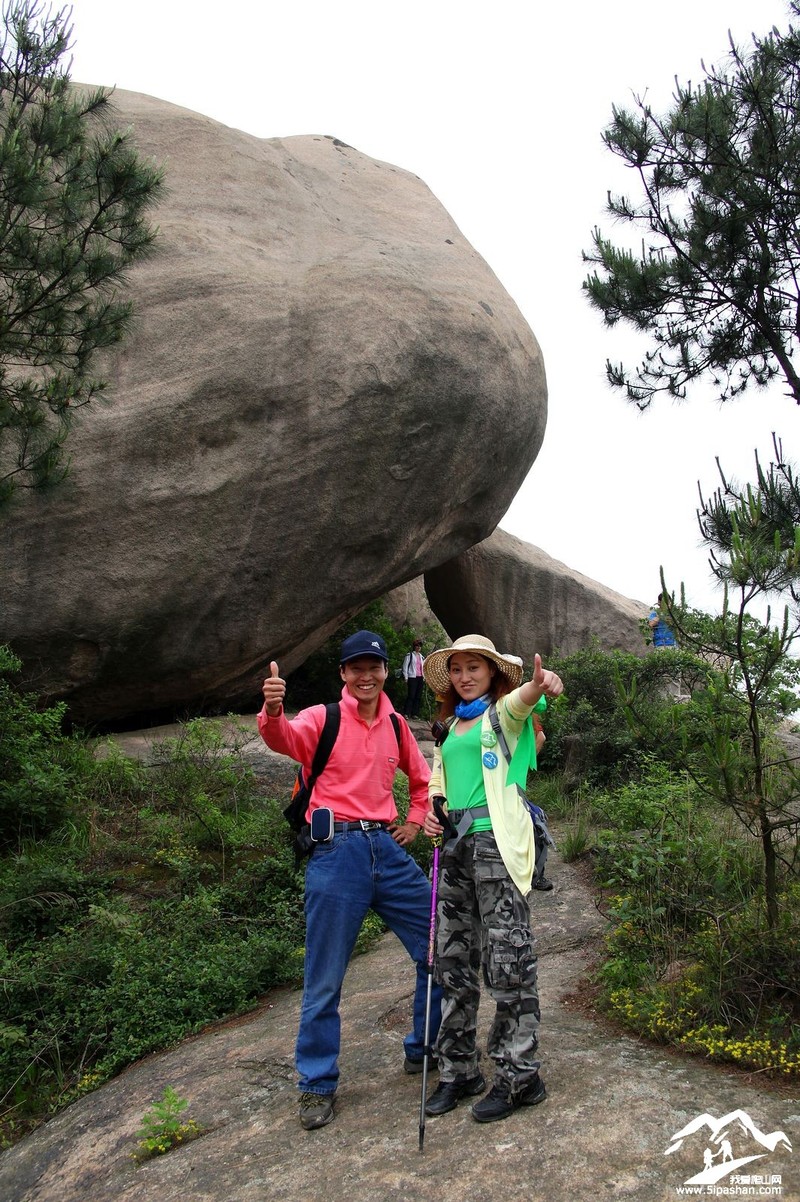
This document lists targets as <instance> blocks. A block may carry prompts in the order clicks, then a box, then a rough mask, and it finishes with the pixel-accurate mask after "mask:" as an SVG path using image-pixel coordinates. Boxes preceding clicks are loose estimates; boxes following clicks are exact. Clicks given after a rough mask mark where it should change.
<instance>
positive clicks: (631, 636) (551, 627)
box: [425, 530, 649, 663]
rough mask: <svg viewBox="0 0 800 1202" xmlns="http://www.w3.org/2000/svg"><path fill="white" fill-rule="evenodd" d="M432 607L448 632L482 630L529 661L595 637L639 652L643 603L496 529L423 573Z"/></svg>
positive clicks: (642, 650) (566, 650) (563, 651)
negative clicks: (453, 556)
mask: <svg viewBox="0 0 800 1202" xmlns="http://www.w3.org/2000/svg"><path fill="white" fill-rule="evenodd" d="M425 589H426V592H427V594H428V600H429V601H430V603H431V608H432V609H433V612H434V613H435V614H436V616H437V617H438V619H439V621H440V622H441V623H442V625H443V626H444V628H445V629H446V630H447V632H448V634H449V635H450V636H451V638H454V639H455V638H458V637H459V636H460V635H463V634H473V633H475V634H485V635H487V636H488V637H489V638H490V639H492V640H493V641H494V643H495V646H496V647H497V648H498V649H499V650H505V651H511V652H514V653H516V654H517V655H521V656H522V657H523V658H524V660H525V662H526V663H529V662H530V661H531V660H532V659H533V656H534V654H535V652H537V651H538V652H539V654H540V655H541V656H542V657H545V656H548V655H552V654H553V652H554V651H557V652H559V653H560V654H564V655H566V654H569V653H570V652H572V651H579V650H580V649H581V648H583V647H588V646H589V645H590V644H591V642H592V640H593V639H597V641H598V643H599V645H600V647H601V648H602V649H603V650H604V651H610V650H614V649H618V650H621V651H632V652H634V653H635V654H641V655H643V654H644V653H645V651H646V644H645V641H644V639H643V637H642V634H641V632H640V630H639V619H640V618H642V617H646V616H647V613H648V609H649V607H648V606H646V605H645V604H644V603H642V602H639V601H632V600H630V599H629V598H628V597H623V596H621V595H620V594H619V593H615V592H613V590H612V589H609V588H605V587H604V586H603V585H602V584H597V582H596V581H594V580H590V579H589V577H587V576H581V574H580V573H579V572H573V571H572V569H571V568H568V567H567V566H566V565H565V564H563V563H559V562H558V560H557V559H551V558H550V556H549V555H546V554H545V553H544V551H540V550H539V548H538V547H533V546H531V545H530V544H529V543H525V542H522V541H521V540H520V539H518V538H514V537H513V535H511V534H506V532H505V531H504V530H496V531H495V532H494V534H492V535H491V537H490V538H487V539H484V541H483V542H481V543H479V544H478V545H477V546H475V547H471V548H470V549H469V550H468V551H465V552H464V553H463V554H461V555H459V556H457V557H456V558H455V559H453V560H451V561H450V562H449V563H445V564H442V565H441V566H440V567H438V568H435V569H433V570H431V571H429V572H426V574H425Z"/></svg>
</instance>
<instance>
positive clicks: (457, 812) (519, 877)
mask: <svg viewBox="0 0 800 1202" xmlns="http://www.w3.org/2000/svg"><path fill="white" fill-rule="evenodd" d="M424 674H425V680H426V682H427V684H428V685H429V687H430V688H431V689H432V690H433V691H434V693H436V694H437V696H438V697H439V698H440V699H441V707H440V711H439V719H440V721H441V722H444V723H447V727H448V729H447V733H446V736H445V737H444V738H443V739H441V740H440V741H439V743H438V744H437V747H436V750H435V753H434V760H433V772H432V775H431V781H430V785H429V794H430V796H431V798H433V797H436V796H444V797H446V798H447V812H448V818H449V819H450V821H451V822H454V823H456V825H457V826H458V831H459V833H458V836H457V837H454V836H451V837H450V838H447V839H446V840H445V842H444V846H443V848H442V855H441V860H440V862H441V877H440V881H439V890H438V903H437V935H436V953H437V971H438V974H439V978H440V980H441V983H442V986H443V988H444V1003H443V1009H442V1024H441V1027H440V1029H439V1038H438V1042H437V1051H438V1057H439V1085H438V1087H437V1088H436V1090H435V1091H434V1093H433V1094H432V1095H431V1096H430V1098H429V1099H428V1101H427V1103H426V1106H425V1112H426V1114H430V1115H438V1114H445V1113H446V1112H447V1111H448V1110H452V1109H453V1108H454V1107H455V1106H457V1105H458V1102H459V1101H460V1100H461V1098H464V1097H474V1096H475V1095H477V1094H479V1093H483V1091H484V1089H485V1087H486V1082H485V1081H484V1079H483V1076H482V1074H481V1073H480V1072H479V1070H478V1050H477V1046H476V1029H477V1014H478V1002H479V999H480V973H481V969H482V970H483V977H484V980H485V982H486V986H487V988H488V990H489V993H490V995H491V996H492V998H493V999H494V1001H495V1003H496V1005H497V1011H496V1014H495V1018H494V1022H493V1024H492V1028H491V1031H490V1033H489V1039H488V1053H489V1056H490V1058H491V1059H492V1061H493V1063H494V1084H493V1086H492V1088H491V1090H490V1091H489V1093H488V1094H487V1095H486V1097H485V1098H483V1099H482V1100H481V1101H480V1102H477V1103H476V1104H475V1105H474V1106H473V1107H472V1114H473V1116H474V1118H476V1119H477V1120H478V1122H483V1123H488V1122H493V1121H494V1120H496V1119H503V1118H506V1117H507V1116H508V1115H509V1114H511V1113H512V1112H513V1111H514V1110H515V1109H516V1108H517V1107H519V1106H533V1105H535V1104H536V1103H537V1102H541V1101H543V1100H544V1098H545V1087H544V1083H543V1081H542V1080H541V1078H540V1077H539V1061H538V1059H537V1058H536V1051H537V1047H538V1042H539V995H538V992H537V988H536V955H535V953H534V950H533V939H532V936H531V930H530V912H529V909H528V903H527V901H526V894H527V893H528V891H529V889H530V882H531V874H532V872H533V866H534V859H535V851H534V839H533V824H532V822H531V819H530V816H529V814H528V811H527V810H526V809H525V807H524V805H523V804H522V802H521V800H520V797H519V791H518V789H517V785H518V784H521V785H522V786H523V787H524V785H525V781H526V778H527V773H528V768H529V767H535V766H536V749H535V742H534V733H533V728H532V725H531V722H530V715H531V712H532V710H533V707H534V706H535V705H536V704H537V703H538V702H539V701H540V699H541V698H542V697H557V696H558V695H559V694H560V693H561V692H562V690H563V685H562V683H561V680H560V678H559V677H558V676H556V674H555V673H554V672H549V671H546V670H545V669H544V668H543V667H542V662H541V660H540V658H539V656H538V655H537V656H536V657H535V666H534V672H533V678H532V679H531V680H529V681H527V682H526V683H525V684H523V683H522V660H520V659H518V658H517V657H516V656H512V655H501V654H500V653H499V652H498V651H497V650H496V649H495V646H494V644H493V643H492V642H491V640H490V639H487V638H484V637H483V636H482V635H466V636H464V637H463V638H460V639H456V641H455V642H454V643H453V646H452V647H446V648H442V649H441V650H439V651H434V652H433V653H432V654H431V655H429V656H428V658H427V660H426V661H425V668H424ZM492 703H494V707H495V720H496V721H498V720H499V725H500V737H498V734H497V733H496V731H495V729H493V725H492V711H491V706H492ZM504 745H505V746H504ZM506 751H507V752H508V754H509V756H510V763H508V762H507V759H506V754H505V753H506ZM425 833H426V834H427V835H429V836H430V837H431V838H436V837H438V836H441V835H442V834H443V831H442V826H441V824H440V822H439V821H438V819H437V818H436V816H435V814H434V813H433V812H431V813H430V814H429V815H428V817H427V818H426V820H425Z"/></svg>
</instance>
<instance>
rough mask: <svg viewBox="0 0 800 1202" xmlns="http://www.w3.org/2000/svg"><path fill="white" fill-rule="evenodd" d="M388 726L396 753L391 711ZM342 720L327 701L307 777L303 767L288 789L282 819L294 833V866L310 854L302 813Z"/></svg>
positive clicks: (397, 734) (334, 705) (399, 744)
mask: <svg viewBox="0 0 800 1202" xmlns="http://www.w3.org/2000/svg"><path fill="white" fill-rule="evenodd" d="M389 718H390V720H391V723H392V726H393V728H394V734H395V738H396V739H397V747H398V750H400V751H402V748H403V736H402V727H401V725H400V719H399V718H398V716H397V714H396V713H395V712H394V710H392V712H391V713H390V715H389ZM341 720H342V711H341V708H340V706H339V702H338V701H329V702H328V704H327V705H326V706H325V723H324V725H323V727H322V732H321V734H320V736H319V742H318V743H317V749H316V751H315V752H314V758H313V760H312V761H311V775H310V776H309V778H308V780H306V778H305V775H304V774H303V767H302V765H300V767H299V768H298V769H297V776H296V777H295V781H294V787H293V789H292V799H291V801H290V802H289V804H288V806H286V809H285V810H284V811H283V816H284V818H285V819H286V821H287V822H288V823H289V826H290V827H291V828H292V830H293V831H294V833H295V840H294V851H295V856H296V857H297V860H298V862H299V861H300V860H302V859H303V857H304V856H308V855H310V854H311V850H312V848H313V846H314V844H313V843H312V842H311V835H310V830H311V828H310V826H309V824H308V823H307V822H306V811H307V809H308V803H309V801H310V800H311V793H312V791H313V789H314V785H315V784H316V782H317V778H318V776H319V775H320V773H321V772H322V771H323V770H324V768H325V765H326V764H327V762H328V760H329V759H330V756H331V752H332V751H333V745H334V743H335V742H336V736H337V735H338V733H339V725H340V723H341Z"/></svg>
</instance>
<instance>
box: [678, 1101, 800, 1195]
mask: <svg viewBox="0 0 800 1202" xmlns="http://www.w3.org/2000/svg"><path fill="white" fill-rule="evenodd" d="M686 1143H688V1144H689V1146H690V1147H694V1146H696V1147H697V1149H698V1155H702V1160H703V1168H702V1170H701V1171H700V1172H699V1173H696V1174H695V1175H694V1176H693V1177H690V1178H689V1179H688V1180H687V1181H685V1182H684V1185H713V1184H714V1183H715V1182H717V1181H720V1180H721V1179H722V1178H723V1177H726V1176H727V1175H728V1174H729V1173H734V1172H736V1170H737V1169H739V1168H741V1167H742V1165H745V1164H749V1163H750V1161H753V1160H761V1159H762V1158H763V1157H765V1156H766V1155H767V1154H768V1153H769V1152H775V1150H776V1149H777V1150H779V1151H782V1152H791V1150H792V1145H791V1141H790V1140H789V1138H788V1136H787V1135H786V1133H785V1132H784V1131H772V1132H770V1134H769V1135H765V1134H764V1132H763V1131H761V1130H759V1128H758V1127H757V1126H756V1124H755V1123H754V1122H753V1120H752V1119H751V1118H750V1115H749V1114H747V1113H746V1112H745V1111H744V1110H732V1111H731V1112H730V1113H729V1114H724V1115H723V1116H722V1118H720V1119H716V1118H714V1116H713V1115H711V1114H701V1115H698V1117H697V1118H695V1119H692V1121H691V1122H690V1123H687V1124H686V1126H685V1127H682V1128H681V1130H680V1131H676V1132H675V1134H674V1135H673V1136H672V1137H671V1143H670V1146H669V1147H668V1148H667V1149H666V1151H665V1152H664V1155H665V1156H669V1155H670V1154H671V1153H672V1152H677V1151H678V1149H679V1148H682V1147H683V1145H684V1144H686ZM703 1145H705V1146H703ZM734 1147H735V1149H736V1152H734ZM701 1149H702V1152H701Z"/></svg>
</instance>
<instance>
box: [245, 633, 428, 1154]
mask: <svg viewBox="0 0 800 1202" xmlns="http://www.w3.org/2000/svg"><path fill="white" fill-rule="evenodd" d="M388 659H389V657H388V653H387V650H386V644H385V642H384V641H383V639H382V638H381V636H380V635H379V634H374V633H373V632H372V631H370V630H359V631H358V632H357V633H356V634H353V635H351V636H350V637H349V638H346V639H345V640H344V642H343V643H342V647H341V659H340V667H339V673H340V676H341V679H342V682H343V685H344V687H343V688H342V699H341V702H340V707H341V715H340V724H339V731H338V734H337V737H336V741H335V743H334V745H333V749H332V750H331V754H330V757H329V759H328V762H327V764H326V766H325V769H324V770H323V771H322V772H321V773H320V775H319V778H318V779H317V780H316V782H315V784H314V791H313V793H312V795H311V801H310V803H309V809H308V813H307V814H306V819H307V821H309V822H312V824H313V817H312V816H313V814H314V813H315V812H317V811H318V810H320V809H327V811H328V813H327V814H319V815H318V817H320V818H323V819H325V818H327V819H330V838H327V837H326V838H325V839H324V841H321V842H317V843H314V845H313V850H312V853H311V857H310V859H309V860H308V866H307V868H306V880H305V915H306V954H305V970H304V977H303V1002H302V1006H301V1009H300V1026H299V1030H298V1033H297V1045H296V1049H295V1064H296V1066H297V1071H298V1074H299V1078H300V1079H299V1083H298V1088H299V1090H300V1123H301V1125H302V1126H303V1127H304V1128H305V1129H306V1130H312V1129H314V1128H316V1127H324V1126H325V1125H326V1124H327V1123H329V1122H330V1121H331V1120H332V1119H333V1117H334V1111H333V1106H334V1100H335V1098H336V1088H337V1085H338V1081H339V1063H338V1062H339V1043H340V1020H339V999H340V996H341V991H342V982H343V981H344V975H345V972H346V970H347V965H348V962H349V960H350V957H351V955H352V954H353V949H354V947H355V944H356V939H357V938H358V933H359V931H360V930H361V924H362V922H363V921H364V918H365V917H366V914H367V911H368V910H369V909H372V910H374V911H375V913H376V914H377V915H379V917H380V918H382V919H383V921H384V922H385V923H386V925H387V926H388V927H389V929H390V930H391V931H393V932H394V933H395V935H397V937H398V938H399V939H400V941H401V942H402V944H403V946H404V947H405V949H406V951H407V952H408V954H409V955H410V956H411V958H412V959H413V960H414V961H415V963H416V970H417V975H416V989H415V993H414V1020H413V1024H414V1025H413V1031H412V1032H411V1033H410V1034H409V1035H407V1036H406V1038H405V1040H404V1047H405V1061H404V1066H403V1067H404V1069H405V1071H406V1072H409V1073H416V1072H421V1071H422V1070H423V1067H424V1065H423V1059H424V1054H425V1014H426V1007H427V994H428V939H429V935H430V919H431V886H430V882H429V881H428V878H427V877H426V876H425V874H424V872H423V871H422V869H421V868H420V867H419V865H418V864H417V863H416V862H415V861H414V860H413V859H412V858H411V856H410V855H409V854H408V852H407V851H406V850H405V849H406V847H408V845H409V844H410V843H411V842H413V840H414V839H415V838H416V837H417V834H418V833H419V831H420V828H421V827H422V825H423V823H424V821H425V817H426V814H427V811H428V780H429V778H430V769H429V768H428V765H427V763H426V761H425V758H424V757H423V755H422V752H421V751H420V749H419V746H418V744H417V742H416V739H415V738H414V736H413V735H412V733H411V731H410V729H409V727H408V725H407V724H406V723H405V722H403V721H402V720H400V726H399V731H398V735H396V734H395V731H394V728H393V724H392V721H391V718H390V715H391V714H392V713H393V707H392V703H391V701H390V700H389V698H388V697H387V696H386V694H385V693H384V691H383V689H384V685H385V684H386V679H387V677H388V674H389V672H388ZM262 693H263V695H264V706H263V709H262V710H261V713H260V714H259V715H258V729H259V732H260V734H261V737H262V739H263V740H264V742H265V743H266V744H267V746H268V747H271V748H272V750H273V751H277V752H280V753H281V754H282V755H288V756H290V757H291V758H292V759H293V760H296V761H299V762H300V763H301V764H302V765H303V772H304V774H305V778H306V780H308V779H309V778H310V776H311V764H312V761H313V758H314V752H315V751H316V748H317V744H318V743H319V739H320V735H321V733H322V729H323V726H324V724H325V706H324V705H314V706H311V707H310V708H309V709H304V710H301V711H300V713H299V714H297V716H296V717H295V718H292V719H291V720H290V719H289V718H287V717H286V714H285V713H284V710H283V702H284V698H285V696H286V681H285V680H283V679H282V678H281V676H280V674H279V671H278V665H277V663H275V662H272V663H271V664H270V674H269V676H268V677H267V678H266V680H265V681H264V684H263V687H262ZM398 768H400V769H401V770H402V771H403V772H405V774H406V775H407V777H408V788H409V796H410V804H409V810H408V817H407V818H406V820H405V821H404V822H400V821H399V819H398V815H397V807H396V805H395V801H394V797H393V795H392V781H393V780H394V776H395V772H396V771H397V769H398ZM312 829H313V825H312ZM441 996H442V995H441V989H440V988H439V986H438V985H437V986H434V988H433V990H432V994H431V1024H430V1045H431V1046H432V1045H433V1044H434V1042H435V1039H436V1033H437V1031H438V1028H439V1018H440V1013H441Z"/></svg>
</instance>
